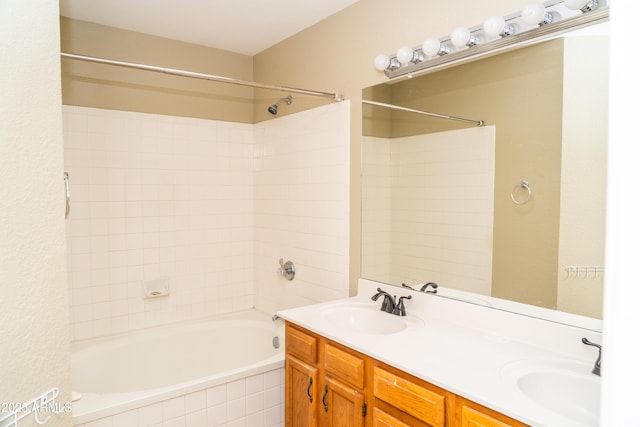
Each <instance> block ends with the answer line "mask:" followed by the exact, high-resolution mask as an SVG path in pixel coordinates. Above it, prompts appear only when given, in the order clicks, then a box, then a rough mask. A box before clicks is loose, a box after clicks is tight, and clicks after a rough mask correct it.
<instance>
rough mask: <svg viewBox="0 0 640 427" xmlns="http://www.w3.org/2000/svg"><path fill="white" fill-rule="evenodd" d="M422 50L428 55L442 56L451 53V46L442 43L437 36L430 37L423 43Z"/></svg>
mask: <svg viewBox="0 0 640 427" xmlns="http://www.w3.org/2000/svg"><path fill="white" fill-rule="evenodd" d="M422 51H423V52H424V53H425V54H426V55H427V56H442V55H445V54H447V53H449V48H448V47H447V46H445V45H443V44H442V43H440V40H438V39H437V38H435V37H429V38H427V39H426V40H425V41H424V43H422Z"/></svg>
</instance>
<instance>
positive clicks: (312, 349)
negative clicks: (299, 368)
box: [285, 323, 318, 364]
mask: <svg viewBox="0 0 640 427" xmlns="http://www.w3.org/2000/svg"><path fill="white" fill-rule="evenodd" d="M285 344H286V347H287V353H290V354H293V355H295V356H297V357H298V358H299V359H301V360H304V361H305V362H307V363H312V364H315V363H317V362H318V340H317V338H316V337H314V336H313V335H309V334H307V333H304V332H302V331H300V330H298V329H295V328H292V327H291V326H290V325H289V324H288V323H287V328H286V338H285Z"/></svg>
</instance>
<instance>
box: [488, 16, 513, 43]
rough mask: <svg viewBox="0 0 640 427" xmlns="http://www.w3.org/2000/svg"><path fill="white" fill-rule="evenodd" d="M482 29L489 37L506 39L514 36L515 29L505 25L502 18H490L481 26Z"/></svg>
mask: <svg viewBox="0 0 640 427" xmlns="http://www.w3.org/2000/svg"><path fill="white" fill-rule="evenodd" d="M482 29H483V30H484V32H485V34H486V35H488V36H489V37H493V38H495V37H506V36H510V35H512V34H515V32H516V28H515V26H513V25H512V24H507V21H505V20H504V18H503V17H502V16H490V17H488V18H487V19H486V20H485V21H484V24H483V25H482Z"/></svg>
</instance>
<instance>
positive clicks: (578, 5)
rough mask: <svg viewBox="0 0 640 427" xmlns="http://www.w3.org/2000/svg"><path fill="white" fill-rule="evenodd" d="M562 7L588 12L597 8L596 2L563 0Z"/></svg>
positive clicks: (590, 0)
mask: <svg viewBox="0 0 640 427" xmlns="http://www.w3.org/2000/svg"><path fill="white" fill-rule="evenodd" d="M564 5H565V6H566V7H567V9H570V10H580V11H582V12H590V11H592V10H595V9H597V8H598V1H597V0H564Z"/></svg>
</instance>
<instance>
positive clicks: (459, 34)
mask: <svg viewBox="0 0 640 427" xmlns="http://www.w3.org/2000/svg"><path fill="white" fill-rule="evenodd" d="M451 43H453V45H454V46H455V47H457V48H462V47H465V46H469V47H471V46H475V45H476V44H478V38H477V37H475V36H473V35H471V32H470V31H469V29H468V28H466V27H458V28H456V29H455V30H453V32H452V33H451Z"/></svg>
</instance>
